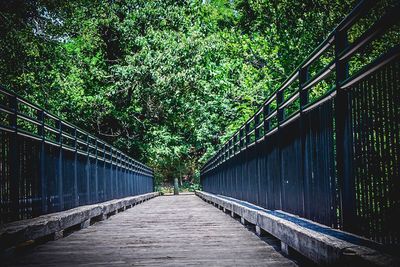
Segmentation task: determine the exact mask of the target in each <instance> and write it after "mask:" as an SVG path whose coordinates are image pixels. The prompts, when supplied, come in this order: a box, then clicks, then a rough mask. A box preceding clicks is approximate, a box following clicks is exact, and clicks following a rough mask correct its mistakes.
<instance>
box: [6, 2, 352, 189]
mask: <svg viewBox="0 0 400 267" xmlns="http://www.w3.org/2000/svg"><path fill="white" fill-rule="evenodd" d="M354 2H355V1H353V0H348V1H339V0H334V1H328V0H307V1H295V0H284V1H277V0H234V1H233V0H232V1H228V0H226V1H223V0H203V1H199V0H187V1H171V0H153V1H147V0H102V1H89V0H87V1H86V0H76V1H56V0H10V1H2V2H1V4H0V84H2V85H4V86H6V87H8V88H10V89H11V90H14V91H16V92H17V93H19V94H21V95H23V96H25V97H27V98H29V99H31V100H32V101H34V102H36V103H38V104H39V105H41V106H43V107H45V108H46V109H48V110H51V111H53V112H54V113H57V114H59V115H60V116H61V117H63V118H65V119H67V120H68V121H70V122H72V123H75V124H77V125H78V126H80V127H82V128H84V129H86V130H88V131H90V132H93V133H95V134H96V135H98V136H99V137H101V138H102V139H105V140H107V141H109V142H110V143H113V144H114V145H115V146H117V147H119V148H121V149H122V150H123V151H126V152H128V153H129V154H131V155H132V156H134V157H136V158H138V159H139V160H142V161H144V162H146V163H148V164H149V165H150V166H151V167H153V168H154V169H155V171H156V173H157V178H158V181H162V180H171V179H172V178H173V177H176V176H179V177H187V178H188V179H191V180H195V179H196V178H197V177H198V169H199V166H200V165H201V164H203V163H204V162H205V160H206V159H207V158H208V157H209V156H210V155H211V154H213V153H214V152H215V150H216V149H217V147H218V145H220V144H221V143H222V142H223V141H225V140H226V139H227V138H229V137H230V136H231V135H232V133H233V132H234V131H236V130H237V128H238V127H239V126H240V125H241V124H242V123H243V122H244V121H245V120H247V118H249V116H251V115H252V113H253V112H254V111H255V110H256V108H257V107H258V106H259V105H260V104H261V103H262V101H263V100H264V99H265V98H266V97H267V96H268V95H269V94H270V93H271V92H272V91H273V90H275V89H276V88H277V86H279V85H280V83H281V82H282V81H283V80H284V79H285V78H286V77H287V76H288V75H289V74H290V73H291V72H292V71H293V70H294V69H295V68H296V67H297V65H299V64H300V63H301V61H302V60H303V59H304V58H305V57H306V56H307V54H309V53H310V52H311V51H312V50H313V49H314V48H315V47H316V46H317V45H318V44H319V43H320V42H321V41H322V40H323V39H324V38H325V37H326V35H327V34H329V32H330V31H331V30H332V29H333V28H334V26H335V25H336V24H337V23H338V22H340V20H341V19H342V18H343V17H344V15H345V14H347V13H348V12H349V10H350V9H351V7H352V6H353V5H354Z"/></svg>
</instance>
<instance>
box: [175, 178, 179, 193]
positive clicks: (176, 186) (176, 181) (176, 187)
mask: <svg viewBox="0 0 400 267" xmlns="http://www.w3.org/2000/svg"><path fill="white" fill-rule="evenodd" d="M174 195H179V187H178V178H174Z"/></svg>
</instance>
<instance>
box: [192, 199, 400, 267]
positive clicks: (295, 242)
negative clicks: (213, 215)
mask: <svg viewBox="0 0 400 267" xmlns="http://www.w3.org/2000/svg"><path fill="white" fill-rule="evenodd" d="M196 195H197V196H198V197H200V198H201V199H203V200H204V201H206V202H208V203H211V204H214V205H217V206H218V207H219V208H223V209H224V210H225V211H230V212H233V213H232V216H234V215H237V216H240V217H241V220H245V221H246V223H250V224H253V225H255V226H256V228H258V230H259V229H262V230H264V231H265V232H267V233H269V234H271V235H273V236H275V237H276V238H278V239H279V240H280V241H281V243H282V247H283V248H286V249H284V250H286V251H290V249H294V250H295V251H297V252H299V253H300V254H302V255H303V256H305V257H307V258H309V259H310V260H312V261H314V262H315V263H317V264H320V265H329V266H339V265H340V266H400V260H399V259H398V258H395V257H393V256H391V255H388V254H385V253H382V252H380V251H377V250H374V249H372V248H369V247H365V246H361V245H356V244H353V243H350V242H347V241H344V240H342V239H339V238H336V237H334V236H331V235H328V234H324V233H321V232H317V231H314V230H311V229H309V228H305V227H302V226H300V225H298V224H296V223H293V222H291V221H288V220H286V219H284V218H280V217H277V216H274V215H272V214H268V213H267V212H265V211H263V208H261V207H257V206H255V205H253V204H251V206H253V207H255V208H251V207H247V206H244V205H241V204H239V203H238V202H236V201H230V200H229V199H226V198H222V197H218V196H216V195H214V194H210V193H206V192H202V191H196ZM242 203H244V202H242ZM249 204H250V203H249ZM282 213H284V212H282ZM290 215H291V214H290ZM291 216H294V215H291ZM304 220H305V219H304ZM306 221H307V223H308V224H312V225H315V226H317V227H324V228H327V227H326V226H324V225H321V224H318V223H315V222H312V221H310V220H306ZM334 231H338V232H341V233H344V232H342V231H340V230H334ZM346 234H348V233H346ZM349 235H351V236H352V237H354V238H356V239H359V240H365V239H364V238H362V237H359V236H356V235H352V234H349ZM377 245H378V244H377ZM288 247H289V248H290V249H288Z"/></svg>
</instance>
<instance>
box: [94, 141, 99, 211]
mask: <svg viewBox="0 0 400 267" xmlns="http://www.w3.org/2000/svg"><path fill="white" fill-rule="evenodd" d="M95 144H96V145H95V147H96V148H95V149H96V151H95V155H96V159H95V172H94V174H95V186H94V192H95V198H94V201H95V203H97V202H98V201H99V175H98V174H99V172H98V170H97V168H98V155H97V149H98V144H97V139H95Z"/></svg>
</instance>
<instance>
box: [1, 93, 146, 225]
mask: <svg viewBox="0 0 400 267" xmlns="http://www.w3.org/2000/svg"><path fill="white" fill-rule="evenodd" d="M0 140H1V142H0V218H1V219H0V223H5V222H10V221H15V220H20V219H27V218H32V217H36V216H39V215H42V214H46V213H51V212H57V211H62V210H66V209H70V208H73V207H77V206H80V205H86V204H92V203H97V202H101V201H106V200H110V199H114V198H121V197H125V196H131V195H137V194H143V193H147V192H152V191H153V172H152V170H151V169H150V168H149V167H147V166H146V165H144V164H142V163H140V162H138V161H136V160H134V159H132V158H130V157H128V156H127V155H125V154H124V153H122V152H121V151H120V150H118V149H116V148H114V147H112V146H111V145H109V144H107V143H105V142H103V141H101V140H99V139H98V138H96V137H95V136H93V135H91V134H89V133H87V132H85V131H83V130H81V129H79V128H78V127H76V126H74V125H71V124H69V123H67V122H65V121H63V120H61V119H60V118H59V117H57V116H55V115H53V114H51V113H49V112H47V111H45V110H43V109H41V108H40V107H38V106H37V105H34V104H32V103H30V102H29V101H27V100H26V99H24V98H22V97H20V96H18V95H16V94H14V93H12V92H10V91H8V90H6V89H4V88H0Z"/></svg>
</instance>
